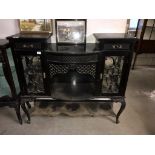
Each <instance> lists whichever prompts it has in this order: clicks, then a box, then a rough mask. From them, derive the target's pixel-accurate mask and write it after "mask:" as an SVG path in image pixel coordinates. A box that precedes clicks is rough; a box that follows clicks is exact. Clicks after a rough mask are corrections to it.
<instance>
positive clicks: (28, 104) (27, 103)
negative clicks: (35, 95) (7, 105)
mask: <svg viewBox="0 0 155 155" xmlns="http://www.w3.org/2000/svg"><path fill="white" fill-rule="evenodd" d="M26 105H27V107H28V108H29V109H31V104H30V103H29V101H27V102H26Z"/></svg>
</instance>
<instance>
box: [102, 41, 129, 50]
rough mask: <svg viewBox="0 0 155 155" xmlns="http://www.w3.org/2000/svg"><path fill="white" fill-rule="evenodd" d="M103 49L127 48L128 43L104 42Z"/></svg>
mask: <svg viewBox="0 0 155 155" xmlns="http://www.w3.org/2000/svg"><path fill="white" fill-rule="evenodd" d="M102 46H103V48H104V50H128V49H130V44H127V43H106V44H104V45H102Z"/></svg>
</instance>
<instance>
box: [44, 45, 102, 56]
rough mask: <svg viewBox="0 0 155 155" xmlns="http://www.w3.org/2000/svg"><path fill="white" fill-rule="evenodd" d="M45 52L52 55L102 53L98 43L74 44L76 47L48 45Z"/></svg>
mask: <svg viewBox="0 0 155 155" xmlns="http://www.w3.org/2000/svg"><path fill="white" fill-rule="evenodd" d="M45 52H52V53H62V54H64V53H65V54H67V53H73V54H87V53H98V52H100V49H99V46H98V44H96V43H87V44H80V45H78V44H74V45H58V44H55V43H53V44H48V46H47V49H46V50H45Z"/></svg>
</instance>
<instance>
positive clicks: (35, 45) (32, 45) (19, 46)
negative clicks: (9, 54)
mask: <svg viewBox="0 0 155 155" xmlns="http://www.w3.org/2000/svg"><path fill="white" fill-rule="evenodd" d="M14 49H17V50H21V49H22V50H32V49H41V43H38V42H37V43H34V42H17V43H15V44H14Z"/></svg>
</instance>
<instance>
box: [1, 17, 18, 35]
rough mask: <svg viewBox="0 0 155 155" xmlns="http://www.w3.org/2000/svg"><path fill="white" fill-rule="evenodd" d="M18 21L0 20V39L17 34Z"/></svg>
mask: <svg viewBox="0 0 155 155" xmlns="http://www.w3.org/2000/svg"><path fill="white" fill-rule="evenodd" d="M18 32H19V29H18V21H17V20H15V19H0V38H5V37H7V36H9V35H13V34H15V33H18Z"/></svg>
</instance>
